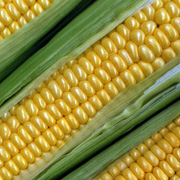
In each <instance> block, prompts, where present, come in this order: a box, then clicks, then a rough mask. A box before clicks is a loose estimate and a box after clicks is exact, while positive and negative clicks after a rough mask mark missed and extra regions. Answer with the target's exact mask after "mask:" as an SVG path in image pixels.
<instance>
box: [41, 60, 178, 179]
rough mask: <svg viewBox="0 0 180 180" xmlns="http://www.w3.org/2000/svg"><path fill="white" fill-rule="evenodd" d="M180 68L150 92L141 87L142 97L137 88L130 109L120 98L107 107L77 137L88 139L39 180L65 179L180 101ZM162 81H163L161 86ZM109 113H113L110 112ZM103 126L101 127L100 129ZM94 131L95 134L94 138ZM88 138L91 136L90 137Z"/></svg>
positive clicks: (58, 160) (43, 172) (129, 105)
mask: <svg viewBox="0 0 180 180" xmlns="http://www.w3.org/2000/svg"><path fill="white" fill-rule="evenodd" d="M179 69H180V64H179V65H178V66H176V67H175V68H173V69H171V70H170V71H169V72H167V73H166V74H164V75H163V76H161V77H160V78H158V79H157V80H156V81H155V82H154V83H153V85H151V86H150V87H148V88H147V87H146V89H145V88H144V89H143V88H142V87H143V86H142V84H141V88H142V89H143V91H142V92H144V93H142V94H141V95H139V94H138V93H139V92H138V91H137V90H138V88H136V87H137V86H138V85H137V86H136V87H135V86H134V88H135V92H134V93H133V95H134V96H135V98H134V99H133V101H132V102H129V104H128V105H126V108H124V107H122V106H121V103H122V102H123V101H120V100H119V101H117V100H118V99H119V97H120V96H119V97H118V98H115V101H116V103H115V102H113V103H111V102H110V103H109V104H108V105H107V106H105V107H104V108H103V111H100V112H99V113H98V114H97V116H95V118H94V121H93V120H92V121H91V122H90V123H89V124H88V125H87V126H86V127H85V128H84V129H83V130H82V131H81V133H80V134H79V135H78V136H76V138H77V139H78V140H79V139H82V138H83V139H86V138H87V139H86V140H84V141H83V142H82V143H81V144H80V145H78V146H77V147H76V148H74V149H73V150H72V151H71V152H70V153H68V154H67V155H65V156H64V157H59V158H58V156H56V157H55V158H56V162H55V163H54V164H51V166H49V167H48V168H47V169H46V170H45V171H42V173H41V174H40V175H39V177H38V179H39V180H43V179H44V178H45V177H46V179H47V180H48V179H55V178H56V177H59V176H60V177H62V176H63V175H64V174H65V173H67V172H68V171H69V170H71V169H72V168H74V167H75V166H77V165H78V164H79V163H80V162H82V161H84V160H86V159H87V158H89V157H90V156H92V155H93V154H95V153H96V152H98V151H100V150H102V149H103V148H104V147H106V146H107V145H109V144H110V143H111V142H112V141H114V140H115V139H117V138H118V137H120V136H122V135H123V134H124V133H126V132H127V131H129V130H130V129H132V128H133V127H134V126H136V125H138V124H139V123H141V122H143V121H144V120H145V119H147V118H148V117H150V116H152V115H153V114H155V113H156V112H158V111H159V110H161V109H162V108H164V107H165V106H167V105H168V104H170V103H171V102H173V101H174V100H175V99H177V98H179V97H180V78H179V77H180V70H179ZM167 75H168V77H167ZM165 77H167V79H165ZM163 79H164V80H163ZM151 80H152V79H151ZM160 80H161V81H162V80H163V81H162V82H161V83H160V82H159V81H160ZM145 82H147V81H145ZM149 89H151V91H149ZM131 93H132V92H131ZM135 93H136V94H135ZM129 98H131V97H130V96H126V100H127V99H129ZM108 109H109V110H108ZM112 110H113V111H112ZM109 111H112V112H111V113H110V112H109ZM109 113H110V115H109ZM104 123H105V124H104ZM103 124H104V125H103ZM100 126H101V128H99V129H97V128H98V127H100ZM93 131H95V132H94V134H92V135H91V133H92V132H93ZM90 135H91V136H90ZM88 136H90V137H89V138H88ZM77 139H74V140H73V142H72V143H76V145H77ZM71 145H72V144H71ZM47 177H48V178H47Z"/></svg>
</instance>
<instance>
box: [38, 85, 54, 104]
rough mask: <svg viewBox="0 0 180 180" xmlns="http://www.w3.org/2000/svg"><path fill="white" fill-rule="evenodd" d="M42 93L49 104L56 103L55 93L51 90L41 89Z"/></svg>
mask: <svg viewBox="0 0 180 180" xmlns="http://www.w3.org/2000/svg"><path fill="white" fill-rule="evenodd" d="M40 94H41V96H42V97H43V99H44V100H45V102H46V103H47V104H52V103H54V100H55V99H54V97H53V95H52V94H51V92H50V91H49V90H48V89H47V88H43V89H41V91H40Z"/></svg>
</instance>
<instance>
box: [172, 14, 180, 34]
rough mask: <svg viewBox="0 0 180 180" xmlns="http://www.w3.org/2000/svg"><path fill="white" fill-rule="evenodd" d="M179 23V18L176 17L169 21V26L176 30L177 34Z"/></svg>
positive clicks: (179, 31)
mask: <svg viewBox="0 0 180 180" xmlns="http://www.w3.org/2000/svg"><path fill="white" fill-rule="evenodd" d="M179 23H180V17H176V18H173V19H172V20H171V24H172V25H173V27H174V28H175V29H176V31H177V32H178V34H179V33H180V24H179Z"/></svg>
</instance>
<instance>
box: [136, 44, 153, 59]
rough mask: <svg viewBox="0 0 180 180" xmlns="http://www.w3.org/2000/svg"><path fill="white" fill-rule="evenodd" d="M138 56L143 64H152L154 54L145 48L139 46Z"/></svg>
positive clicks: (144, 46)
mask: <svg viewBox="0 0 180 180" xmlns="http://www.w3.org/2000/svg"><path fill="white" fill-rule="evenodd" d="M139 56H140V58H141V59H142V60H143V61H145V62H152V61H153V60H154V59H155V55H154V53H153V52H152V51H151V50H150V49H149V48H148V47H147V46H146V45H141V46H139Z"/></svg>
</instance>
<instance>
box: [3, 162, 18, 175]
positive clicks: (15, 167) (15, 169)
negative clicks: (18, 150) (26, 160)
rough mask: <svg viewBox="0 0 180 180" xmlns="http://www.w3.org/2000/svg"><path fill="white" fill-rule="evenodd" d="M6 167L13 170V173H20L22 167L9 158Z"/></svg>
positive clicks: (10, 170)
mask: <svg viewBox="0 0 180 180" xmlns="http://www.w3.org/2000/svg"><path fill="white" fill-rule="evenodd" d="M5 167H6V168H7V169H8V170H9V172H11V173H12V174H13V175H18V174H19V173H20V169H19V168H18V166H17V165H16V164H15V163H14V161H13V160H9V161H8V162H6V163H5Z"/></svg>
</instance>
